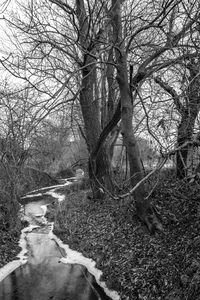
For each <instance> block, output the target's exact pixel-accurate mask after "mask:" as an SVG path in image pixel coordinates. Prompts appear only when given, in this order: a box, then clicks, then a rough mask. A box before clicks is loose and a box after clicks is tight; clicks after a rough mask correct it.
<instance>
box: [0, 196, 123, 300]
mask: <svg viewBox="0 0 200 300" xmlns="http://www.w3.org/2000/svg"><path fill="white" fill-rule="evenodd" d="M46 195H48V198H47V199H45V198H44V196H45V194H42V195H40V194H34V195H29V196H27V197H23V199H22V200H23V201H25V203H24V204H25V205H24V209H23V218H24V219H26V220H28V222H29V224H30V226H33V227H31V228H30V227H27V231H25V233H24V235H22V237H21V246H22V253H21V254H19V257H20V261H21V262H24V261H26V263H25V264H23V265H21V266H20V267H18V268H17V269H15V270H14V271H13V272H12V273H10V274H9V275H8V276H7V277H3V278H4V279H3V280H2V281H1V282H0V300H12V299H14V300H15V299H16V300H50V299H54V300H65V299H66V300H101V299H102V300H112V299H119V297H118V296H116V297H115V298H110V297H109V296H107V295H106V293H105V289H103V288H102V287H101V286H100V285H99V284H98V283H97V281H96V279H95V277H94V276H93V275H92V274H91V273H89V271H88V269H87V268H86V267H85V266H84V265H82V262H81V261H78V263H77V261H75V262H76V263H73V259H70V257H69V253H67V252H66V251H65V249H64V248H62V247H60V246H59V245H58V242H57V241H56V239H55V238H52V235H51V233H52V229H53V223H50V222H48V221H47V220H46V218H45V214H46V210H47V206H48V205H49V204H50V203H51V202H52V201H55V198H56V199H57V201H63V200H64V198H63V195H60V194H56V193H55V191H54V190H51V191H48V192H46ZM49 196H50V198H49ZM35 197H39V199H37V200H36V198H35ZM70 251H71V252H73V255H72V256H74V258H75V257H76V255H77V254H76V253H75V252H74V251H72V250H70ZM71 252H70V253H71ZM62 258H65V259H69V263H66V262H65V263H63V262H62V261H61V259H62ZM67 262H68V261H67ZM7 274H8V273H7ZM93 274H95V273H93ZM95 276H96V275H95ZM96 278H99V277H96Z"/></svg>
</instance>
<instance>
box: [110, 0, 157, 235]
mask: <svg viewBox="0 0 200 300" xmlns="http://www.w3.org/2000/svg"><path fill="white" fill-rule="evenodd" d="M120 9H121V8H120V1H119V0H112V24H113V34H114V41H115V45H116V48H115V56H116V61H117V81H118V85H119V90H120V97H121V126H122V135H123V139H124V144H125V146H126V151H127V154H128V159H129V166H130V180H131V185H132V187H134V186H135V185H136V184H137V183H138V182H139V181H140V180H141V179H142V178H143V172H142V166H141V159H140V154H139V149H138V145H137V141H136V138H135V135H134V132H133V125H132V119H133V103H132V95H131V90H130V86H131V85H129V82H128V71H127V57H126V53H125V51H124V45H123V38H122V25H121V11H120ZM143 78H144V75H143V76H139V74H138V76H137V78H136V77H135V78H134V80H135V81H136V84H137V83H138V81H141V80H142V79H143ZM136 84H135V85H133V90H135V89H136ZM145 196H146V192H145V185H144V183H142V184H140V185H139V187H138V188H137V189H136V191H135V193H134V199H135V201H136V211H137V215H138V217H139V218H140V219H141V220H142V221H143V222H144V223H145V224H146V225H147V227H148V229H149V231H150V232H153V231H154V230H155V228H156V226H157V224H158V220H157V218H156V216H155V214H154V210H153V208H152V207H151V203H150V202H149V200H148V199H147V198H146V197H145ZM157 227H158V226H157Z"/></svg>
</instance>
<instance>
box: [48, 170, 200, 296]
mask: <svg viewBox="0 0 200 300" xmlns="http://www.w3.org/2000/svg"><path fill="white" fill-rule="evenodd" d="M63 192H64V191H63ZM199 199H200V185H199V183H198V181H194V182H189V183H188V182H186V181H177V180H175V178H174V177H173V175H172V173H170V174H168V175H167V177H166V174H164V175H162V176H161V178H160V182H159V184H158V186H157V188H156V190H155V191H154V193H153V194H152V201H153V203H154V204H155V205H156V207H157V209H158V212H159V214H160V217H161V220H162V223H163V225H164V229H165V232H164V233H156V234H155V235H152V236H151V235H149V233H148V231H147V229H146V228H145V227H143V226H142V225H141V223H140V221H139V220H138V219H137V217H136V215H135V207H134V204H132V205H131V206H129V207H128V208H127V206H126V205H120V204H119V203H116V202H114V201H113V200H110V199H107V200H105V201H104V202H101V203H100V202H91V201H88V199H87V198H86V192H85V191H80V192H79V193H78V194H77V193H72V194H69V193H67V195H66V201H65V202H64V203H62V204H61V206H60V207H59V208H58V207H57V208H55V205H54V207H51V208H50V211H51V214H49V216H50V215H51V216H53V214H54V216H55V233H56V234H57V235H58V236H59V237H60V238H61V239H62V240H63V241H64V242H65V243H68V244H69V245H70V247H71V248H72V249H76V250H78V251H81V252H82V253H83V254H84V255H85V256H87V257H90V258H93V259H94V260H95V261H96V262H97V267H98V268H100V269H101V270H102V271H103V278H102V279H103V280H105V281H106V282H107V285H108V286H109V287H110V288H111V289H114V290H117V291H118V292H119V294H120V295H121V299H122V300H123V299H130V300H134V299H148V300H155V299H167V300H172V299H173V300H174V299H175V300H180V299H187V300H195V299H199V297H200V289H199V286H200V257H199V251H200V235H199V229H200V222H199V218H200V201H199Z"/></svg>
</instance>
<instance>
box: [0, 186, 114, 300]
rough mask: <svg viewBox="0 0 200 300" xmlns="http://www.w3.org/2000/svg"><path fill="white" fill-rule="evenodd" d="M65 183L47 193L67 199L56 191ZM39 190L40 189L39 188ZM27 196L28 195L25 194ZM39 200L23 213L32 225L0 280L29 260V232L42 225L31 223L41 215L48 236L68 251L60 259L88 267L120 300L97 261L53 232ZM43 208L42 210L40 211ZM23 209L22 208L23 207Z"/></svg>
mask: <svg viewBox="0 0 200 300" xmlns="http://www.w3.org/2000/svg"><path fill="white" fill-rule="evenodd" d="M65 185H66V184H64V185H59V186H53V187H52V188H53V189H51V190H50V191H48V192H46V193H45V194H47V195H51V196H52V197H54V198H55V199H57V201H58V202H62V201H64V200H65V196H64V195H62V194H58V193H56V192H55V190H56V188H58V187H60V186H65ZM41 190H42V189H41ZM38 191H39V190H38ZM37 195H41V194H37ZM34 196H36V195H31V194H30V195H29V197H30V198H31V197H34ZM25 197H26V196H25ZM34 203H35V207H34ZM38 204H39V203H37V202H32V203H29V204H27V206H28V209H27V215H23V217H22V218H23V219H24V220H27V221H28V222H29V223H30V225H29V226H28V227H26V228H24V229H23V230H22V232H21V237H20V240H19V246H20V247H21V248H22V250H21V252H20V253H19V254H18V255H17V257H18V258H19V260H14V261H12V262H10V263H8V264H6V265H5V266H4V267H3V268H1V269H0V281H2V280H3V279H4V278H5V277H7V276H8V275H9V274H10V273H11V272H12V271H14V270H15V269H16V268H18V267H19V266H20V265H23V264H25V263H26V262H27V258H28V257H27V254H28V249H27V234H28V233H30V232H32V230H33V229H34V228H38V227H40V226H38V225H35V224H31V223H32V222H34V220H35V218H37V217H40V219H42V220H43V224H44V223H45V224H48V225H49V228H50V231H49V232H48V234H47V235H48V237H49V239H51V240H53V241H54V242H55V243H56V244H57V245H58V246H59V247H60V248H61V249H63V250H64V252H65V253H66V256H65V257H62V258H61V259H60V262H62V263H64V264H79V265H82V266H84V267H86V268H87V270H88V271H89V272H90V273H91V274H92V275H93V276H94V277H95V279H96V282H97V283H98V285H99V286H101V287H102V288H103V290H104V291H105V293H106V294H107V295H108V296H109V297H110V298H111V299H113V300H120V297H119V295H118V294H117V292H115V291H111V290H109V289H108V288H107V287H106V284H105V282H102V281H101V280H100V278H101V276H102V271H100V270H99V269H97V268H96V262H95V261H94V260H92V259H90V258H86V257H84V256H83V255H82V253H80V252H78V251H75V250H72V249H70V248H69V246H68V245H67V244H64V243H63V242H62V241H61V240H60V239H59V238H58V237H57V236H56V235H55V234H54V233H53V227H54V223H50V222H47V220H46V218H45V214H46V212H47V206H48V204H46V205H43V204H42V205H39V207H40V209H39V210H38V212H37V207H38ZM31 207H32V208H33V210H32V212H33V214H32V215H31ZM41 209H42V212H41V211H40V210H41ZM21 211H22V208H21ZM24 212H26V206H25V210H24Z"/></svg>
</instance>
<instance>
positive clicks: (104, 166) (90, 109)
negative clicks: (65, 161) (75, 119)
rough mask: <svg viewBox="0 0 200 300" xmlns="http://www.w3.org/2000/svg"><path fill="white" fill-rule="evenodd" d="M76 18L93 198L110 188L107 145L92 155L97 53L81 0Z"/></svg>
mask: <svg viewBox="0 0 200 300" xmlns="http://www.w3.org/2000/svg"><path fill="white" fill-rule="evenodd" d="M76 4H77V11H76V13H77V18H78V20H79V26H80V43H81V46H82V49H85V50H84V51H83V64H82V85H81V87H82V88H81V92H80V104H81V110H82V115H83V120H84V125H85V134H86V140H87V146H88V150H89V154H90V160H89V176H90V181H91V187H92V191H93V197H94V198H95V199H97V198H102V197H103V193H102V192H101V189H100V188H101V186H102V185H103V186H105V187H106V188H107V189H109V190H110V189H111V188H112V184H111V180H110V161H109V156H108V152H107V149H106V146H104V145H103V146H102V147H101V149H100V150H99V152H98V156H97V157H95V156H93V155H92V153H93V149H94V148H95V146H96V144H97V142H98V140H99V136H100V133H101V120H100V118H99V113H100V106H99V105H98V104H97V103H96V101H95V100H96V98H95V88H96V83H95V79H97V76H96V61H95V58H94V56H93V54H96V47H95V42H94V43H93V47H91V40H90V37H89V35H88V28H89V24H88V17H87V14H86V10H85V6H84V1H83V0H77V1H76Z"/></svg>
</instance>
